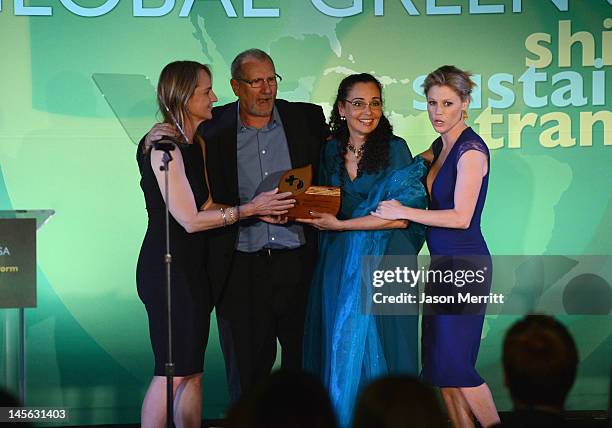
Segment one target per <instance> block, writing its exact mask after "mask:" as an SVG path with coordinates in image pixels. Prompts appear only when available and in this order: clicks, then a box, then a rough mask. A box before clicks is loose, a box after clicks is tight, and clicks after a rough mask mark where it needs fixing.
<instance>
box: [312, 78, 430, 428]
mask: <svg viewBox="0 0 612 428" xmlns="http://www.w3.org/2000/svg"><path fill="white" fill-rule="evenodd" d="M382 106H383V100H382V86H381V84H380V82H379V81H378V80H377V79H376V78H375V77H374V76H372V75H370V74H366V73H363V74H356V75H351V76H348V77H346V78H345V79H344V80H343V81H342V82H341V83H340V86H339V88H338V95H337V98H336V101H335V103H334V107H333V111H332V115H331V124H330V125H331V130H332V135H333V137H334V138H333V139H332V140H331V141H329V142H328V143H327V144H326V145H325V147H324V149H323V153H322V161H321V167H320V177H319V184H321V185H328V186H339V187H341V188H342V206H341V209H340V213H339V214H338V217H337V218H336V217H334V216H332V215H329V214H323V213H312V217H313V218H312V219H301V220H300V221H302V222H304V223H309V224H311V225H313V226H315V227H317V228H319V229H321V230H323V232H321V237H320V241H319V245H320V247H319V260H318V263H317V267H316V269H315V272H314V276H313V281H312V285H311V289H310V297H309V303H308V308H307V314H306V331H305V338H304V367H305V369H306V370H308V371H310V372H313V373H315V374H317V375H318V376H320V378H321V380H322V381H323V383H324V384H325V385H326V387H327V388H328V391H329V393H330V397H331V400H332V403H333V404H334V407H335V409H336V413H337V416H338V419H339V423H340V426H342V427H347V426H349V424H350V421H351V415H352V412H353V407H354V404H355V401H356V398H357V394H358V391H359V389H360V388H361V387H362V386H363V385H365V384H366V383H367V382H369V381H371V380H373V379H375V378H377V377H380V376H384V375H387V374H390V373H403V374H412V375H415V376H416V375H417V368H418V352H417V351H418V348H417V337H418V333H417V327H418V317H417V315H379V316H375V315H372V314H371V311H369V310H368V308H367V307H365V310H364V307H363V306H362V304H364V303H365V304H366V306H367V302H369V301H371V291H372V290H371V287H369V286H365V287H363V286H362V282H361V278H362V275H365V276H366V277H370V278H371V275H370V274H371V272H372V271H373V270H374V269H377V268H378V267H379V266H378V263H379V262H380V261H381V258H382V256H385V255H410V256H412V262H411V263H413V265H416V262H415V260H414V258H415V257H416V254H418V252H419V250H420V249H421V246H422V245H423V242H424V239H425V231H424V228H423V226H421V225H419V224H416V223H412V224H408V223H407V222H401V221H383V220H382V219H379V218H376V217H374V216H371V215H370V212H371V211H372V210H374V209H375V208H376V207H377V206H378V203H379V202H381V201H383V200H386V199H398V200H401V201H402V203H403V204H404V205H408V206H412V207H418V208H425V206H426V200H427V199H426V193H425V190H424V187H423V185H422V184H421V182H420V178H421V177H422V176H423V175H424V174H425V166H424V165H423V163H422V162H421V161H414V162H413V159H412V155H411V154H410V150H409V149H408V146H407V145H406V142H405V141H404V140H402V139H401V138H399V137H396V136H394V135H393V133H392V128H391V124H390V123H389V121H388V120H387V118H386V117H385V116H384V114H383V112H382ZM364 256H374V257H373V258H372V257H370V258H368V259H367V260H368V262H366V261H365V260H366V259H362V257H364ZM372 259H374V260H375V262H374V263H372V262H371V260H372ZM364 270H365V272H364ZM413 311H414V312H413V313H415V314H416V311H417V309H413Z"/></svg>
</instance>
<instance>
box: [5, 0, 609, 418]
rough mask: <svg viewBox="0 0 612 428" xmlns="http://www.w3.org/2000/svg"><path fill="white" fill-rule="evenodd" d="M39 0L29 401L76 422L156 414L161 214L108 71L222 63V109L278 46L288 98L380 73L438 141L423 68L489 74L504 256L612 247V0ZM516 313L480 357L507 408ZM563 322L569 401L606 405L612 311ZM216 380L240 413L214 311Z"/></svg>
mask: <svg viewBox="0 0 612 428" xmlns="http://www.w3.org/2000/svg"><path fill="white" fill-rule="evenodd" d="M23 3H24V2H23V1H19V0H15V1H12V0H11V1H8V0H4V1H3V2H2V3H1V8H2V9H1V11H0V46H1V47H2V50H1V51H2V60H1V61H2V66H1V67H0V94H2V103H0V209H17V208H19V209H33V208H53V209H55V210H56V212H57V214H56V215H55V216H54V217H53V218H52V220H51V221H50V222H49V223H48V224H47V225H46V226H45V227H43V228H42V229H41V230H40V231H39V233H38V293H39V294H38V307H37V308H36V309H30V310H27V311H26V313H27V340H28V345H27V353H28V354H27V369H28V404H29V405H36V406H65V407H69V408H70V409H71V410H72V412H73V419H72V423H73V424H94V423H95V424H110V423H120V422H123V423H126V422H135V421H137V420H138V418H139V407H140V403H141V400H142V398H143V396H144V392H145V389H146V387H147V384H148V382H149V379H150V376H151V373H152V353H151V350H150V344H149V340H148V332H147V323H146V313H145V310H144V307H143V305H142V304H141V302H140V301H139V299H138V297H137V294H136V285H135V266H136V259H137V256H138V251H139V247H140V244H141V241H142V238H143V236H144V232H145V227H146V213H145V210H144V201H143V197H142V193H141V191H140V188H139V186H138V180H139V175H138V170H137V166H136V163H135V148H136V147H135V145H134V144H133V142H132V141H131V140H130V138H129V137H128V135H127V134H126V133H125V131H124V130H123V128H122V127H121V125H120V123H119V122H118V121H117V119H116V118H115V116H114V115H113V113H112V111H111V109H110V108H109V106H108V104H107V103H106V101H105V99H104V97H103V96H102V95H101V93H100V92H99V90H98V89H97V87H96V85H95V84H94V82H93V80H92V78H91V75H92V74H94V73H118V74H126V73H131V74H144V75H147V76H149V77H150V79H151V81H152V82H155V81H156V80H157V76H158V73H159V71H160V70H161V68H162V67H163V65H165V64H166V63H167V62H170V61H172V60H176V59H196V60H199V61H202V62H206V63H209V64H211V65H212V69H213V73H214V88H215V92H216V93H217V94H218V96H219V98H220V101H219V103H220V104H221V103H224V102H229V101H232V100H233V95H232V93H231V89H230V86H229V83H228V79H229V64H230V63H231V60H232V59H233V58H234V56H235V55H236V54H237V53H238V52H240V51H241V50H244V49H246V48H250V47H259V48H261V49H264V50H266V51H268V52H270V54H271V55H272V57H273V58H274V59H275V62H276V68H277V71H278V72H279V74H281V75H282V76H283V81H282V84H281V85H280V87H279V96H280V97H282V98H286V99H289V100H300V101H311V102H314V103H317V104H320V105H321V106H323V107H324V109H325V110H326V112H329V110H330V108H331V106H330V104H331V102H332V100H333V98H334V94H335V90H336V88H337V85H338V83H339V81H340V80H341V79H342V78H343V77H344V76H345V75H346V74H349V73H352V72H363V71H366V72H372V73H374V74H375V75H377V76H378V77H379V78H380V80H381V81H382V82H383V84H384V87H385V94H384V95H385V99H386V104H385V109H386V112H387V114H388V116H389V118H390V120H391V122H392V124H393V126H394V128H395V132H396V134H398V135H400V136H402V137H403V138H405V139H406V140H407V142H408V144H409V146H410V148H411V150H412V152H413V153H418V152H420V151H422V150H424V149H425V148H427V147H428V146H429V144H430V143H431V141H432V140H433V139H434V138H435V134H434V132H433V130H432V129H431V126H430V125H429V121H428V119H427V114H426V112H424V110H423V105H422V103H423V101H424V99H423V97H422V95H421V94H420V93H419V92H418V87H419V84H420V83H419V82H420V80H419V79H420V78H422V76H423V75H425V74H427V73H428V72H429V71H431V70H433V69H434V68H436V67H438V66H440V65H442V64H455V65H457V66H459V67H461V68H464V69H468V70H471V71H472V72H474V73H475V74H476V75H477V76H476V78H477V80H478V82H479V85H480V86H479V90H478V91H477V92H476V93H475V94H474V95H475V96H474V100H473V103H472V108H471V109H470V111H469V113H470V119H469V122H470V123H471V124H472V125H473V126H474V128H475V129H476V131H477V132H479V133H480V134H481V135H483V137H484V138H485V140H486V141H487V143H488V144H489V145H490V147H491V148H492V149H494V150H493V151H492V166H491V174H492V175H491V183H490V192H489V195H488V200H487V206H486V210H485V213H484V216H483V227H484V234H485V236H486V237H487V240H488V243H489V247H490V249H491V251H492V252H493V253H494V254H565V255H589V254H598V255H609V254H612V202H611V201H612V199H611V194H612V172H611V171H612V168H611V165H612V113H611V112H610V108H609V104H608V102H609V98H610V95H611V92H610V89H609V88H610V87H611V86H610V85H611V82H610V77H609V73H608V67H609V66H610V64H612V1H610V0H524V1H520V0H480V1H478V0H413V1H410V0H386V1H383V0H366V1H364V2H361V1H352V0H351V1H349V0H326V1H323V0H311V1H308V0H291V1H289V0H287V1H283V0H256V1H252V0H244V1H241V0H231V1H230V0H196V1H195V2H191V1H189V0H187V1H185V2H183V0H179V1H178V2H176V4H175V2H174V1H173V0H148V1H144V2H142V1H138V0H135V1H134V2H131V1H127V0H123V1H118V0H116V1H115V0H108V1H106V0H90V1H85V0H78V1H76V0H75V1H72V0H62V1H61V2H56V1H51V0H31V1H28V2H26V3H27V4H25V5H24V4H23ZM140 5H142V7H143V9H142V10H141V9H140V8H139V6H140ZM185 5H186V6H187V9H188V8H189V6H190V5H191V9H190V10H189V11H183V12H181V9H183V8H185ZM164 8H165V9H166V10H163V9H164ZM164 12H167V13H166V14H165V15H163V16H143V15H147V14H148V15H155V14H157V15H161V14H162V13H164ZM181 14H182V15H186V16H179V15H181ZM87 15H99V16H87ZM233 15H235V16H233ZM262 15H263V16H262ZM334 15H335V16H334ZM342 15H345V16H342ZM415 88H416V89H415ZM0 241H1V237H0ZM607 280H608V282H609V281H610V279H609V278H608V279H607ZM1 298H2V296H0V299H1ZM2 320H4V322H0V325H1V327H0V328H1V329H2V333H3V334H2V338H1V339H0V344H1V345H2V352H0V361H1V362H2V364H1V365H0V369H2V370H1V373H0V385H6V386H7V387H9V388H10V389H11V390H13V391H16V372H15V365H16V354H15V353H16V333H15V329H16V314H15V311H14V310H2V311H1V313H0V321H2ZM513 320H514V318H512V317H501V316H500V317H494V316H490V317H487V320H486V325H485V329H484V332H483V343H482V347H481V352H480V356H479V362H478V364H479V369H480V371H481V373H482V375H483V376H484V377H485V378H486V379H487V380H488V382H489V383H490V385H491V387H492V390H493V393H494V396H495V399H496V401H497V403H498V405H499V407H500V408H501V409H502V410H505V409H508V408H509V407H510V401H509V398H508V396H507V394H506V392H505V390H504V387H503V380H502V374H501V369H500V347H501V341H502V338H503V334H504V332H505V331H506V329H507V327H508V326H509V325H510V324H511V323H512V321H513ZM562 320H563V321H564V322H565V323H566V324H567V325H568V327H569V328H570V330H571V332H572V333H573V335H574V337H575V339H576V341H577V343H578V346H579V349H580V359H581V362H580V371H579V377H578V381H577V383H576V385H575V387H574V389H573V391H572V394H571V396H570V398H569V401H568V408H570V409H604V408H606V406H607V400H608V384H609V370H610V356H611V355H612V334H611V333H612V318H610V316H597V317H596V316H571V317H570V316H565V317H562ZM213 324H214V323H213ZM203 389H204V414H205V417H207V418H217V417H220V416H221V415H222V414H223V412H224V410H225V406H226V403H227V391H226V385H225V379H224V368H223V362H222V357H221V353H220V349H219V344H218V338H217V332H216V327H214V326H213V327H212V331H211V339H210V342H209V347H208V350H207V355H206V367H205V374H204V388H203Z"/></svg>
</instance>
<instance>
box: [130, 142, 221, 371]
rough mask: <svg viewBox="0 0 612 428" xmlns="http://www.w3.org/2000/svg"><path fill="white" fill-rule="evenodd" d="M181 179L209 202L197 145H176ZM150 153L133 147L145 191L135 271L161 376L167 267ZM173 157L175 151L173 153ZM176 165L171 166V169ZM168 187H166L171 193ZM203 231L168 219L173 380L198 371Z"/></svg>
mask: <svg viewBox="0 0 612 428" xmlns="http://www.w3.org/2000/svg"><path fill="white" fill-rule="evenodd" d="M178 150H180V151H181V154H182V156H183V162H184V165H185V175H186V176H187V180H188V181H189V185H190V187H191V190H192V191H193V195H194V199H195V201H194V203H195V204H196V206H198V207H201V206H202V205H203V204H204V203H205V202H206V200H207V199H208V189H207V187H206V183H205V179H204V170H205V165H204V157H203V155H202V149H201V147H200V145H199V144H197V143H194V144H181V145H179V147H178ZM150 153H151V152H150V150H148V151H147V152H146V153H143V152H142V142H141V144H140V145H139V146H138V151H137V154H136V160H137V161H138V167H139V169H140V176H141V179H140V187H141V188H142V191H143V193H144V197H145V203H146V208H147V214H148V217H149V222H148V226H147V232H146V234H145V237H144V241H143V243H142V247H141V249H140V255H139V257H138V266H137V269H136V284H137V288H138V295H139V296H140V299H141V300H142V302H143V303H144V304H145V307H146V309H147V314H148V316H149V332H150V336H151V345H152V346H153V353H154V355H155V372H154V373H155V375H157V376H163V375H164V374H165V373H164V367H165V363H166V362H167V358H168V352H167V350H168V324H167V309H166V268H165V265H164V253H165V248H166V241H165V209H166V205H165V203H164V199H163V198H162V194H161V191H160V188H159V185H158V184H157V180H156V178H155V174H154V173H153V169H152V168H151V154H150ZM172 153H176V152H172ZM173 167H174V168H176V162H170V168H173ZM172 190H173V189H172V188H170V191H172ZM206 239H207V238H206V234H205V232H196V233H187V232H186V231H185V229H183V227H182V226H181V225H180V224H179V223H177V221H176V220H175V219H174V218H173V217H172V215H170V251H171V254H172V275H171V279H172V288H171V289H172V298H171V301H172V341H173V347H172V349H173V352H172V354H173V359H174V364H175V374H176V376H186V375H190V374H194V373H200V372H202V370H203V365H204V351H205V349H206V343H207V341H208V330H209V325H210V312H211V310H212V305H211V303H210V302H211V298H210V287H209V283H208V277H207V275H206V270H205V260H206V251H207V245H206Z"/></svg>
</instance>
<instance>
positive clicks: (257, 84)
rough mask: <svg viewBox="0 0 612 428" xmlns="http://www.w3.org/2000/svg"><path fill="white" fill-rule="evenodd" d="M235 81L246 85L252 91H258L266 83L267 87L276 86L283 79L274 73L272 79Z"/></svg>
mask: <svg viewBox="0 0 612 428" xmlns="http://www.w3.org/2000/svg"><path fill="white" fill-rule="evenodd" d="M236 80H239V81H241V82H244V83H248V84H249V86H251V88H253V89H258V88H261V87H262V86H263V85H264V82H266V83H267V84H268V86H276V85H277V84H278V82H281V81H282V80H283V78H282V77H281V76H280V75H278V74H276V73H274V77H268V78H265V79H261V78H260V79H253V80H247V79H241V78H239V77H237V78H236Z"/></svg>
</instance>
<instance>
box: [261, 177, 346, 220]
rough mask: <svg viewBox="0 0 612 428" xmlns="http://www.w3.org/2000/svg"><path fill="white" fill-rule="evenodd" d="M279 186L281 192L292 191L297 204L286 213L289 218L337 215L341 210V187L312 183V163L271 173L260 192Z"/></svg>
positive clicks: (262, 184)
mask: <svg viewBox="0 0 612 428" xmlns="http://www.w3.org/2000/svg"><path fill="white" fill-rule="evenodd" d="M275 187H278V191H279V193H283V192H291V194H292V195H293V196H292V197H293V199H295V206H294V207H293V208H290V209H289V212H288V213H287V214H285V216H287V217H288V218H289V220H295V219H308V218H315V217H317V214H330V215H332V216H334V217H335V216H336V214H338V211H339V210H340V188H339V187H329V186H313V185H312V165H307V166H305V167H302V168H295V169H290V170H289V171H284V172H280V173H275V174H271V175H270V176H268V177H267V178H266V179H265V180H264V181H263V182H262V183H261V184H260V186H259V189H258V192H260V191H265V190H269V189H273V188H275Z"/></svg>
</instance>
